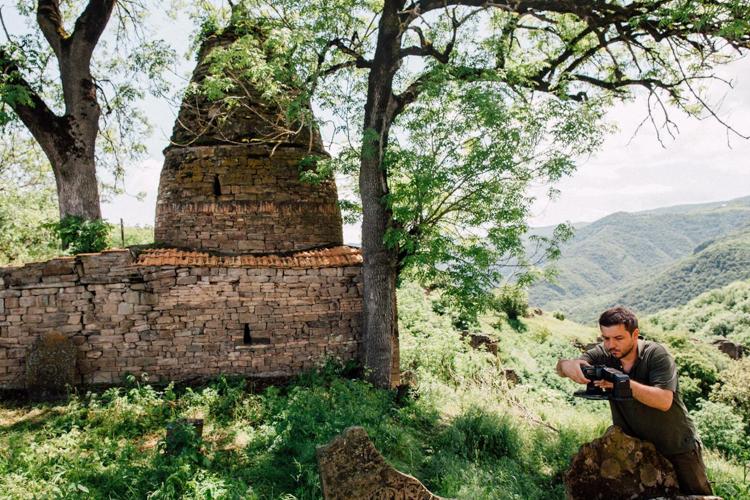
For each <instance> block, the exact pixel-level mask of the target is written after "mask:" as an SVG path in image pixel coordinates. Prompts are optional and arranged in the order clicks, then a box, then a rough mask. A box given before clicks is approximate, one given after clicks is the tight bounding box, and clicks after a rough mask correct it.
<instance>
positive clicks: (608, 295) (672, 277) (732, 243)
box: [530, 197, 750, 321]
mask: <svg viewBox="0 0 750 500" xmlns="http://www.w3.org/2000/svg"><path fill="white" fill-rule="evenodd" d="M748 227H750V197H744V198H738V199H735V200H730V201H726V202H718V203H706V204H700V205H680V206H674V207H665V208H659V209H655V210H649V211H644V212H636V213H625V212H618V213H615V214H612V215H609V216H607V217H604V218H602V219H599V220H597V221H595V222H593V223H591V224H588V225H578V226H577V227H576V235H575V236H574V238H573V239H572V240H571V241H570V242H568V243H567V244H566V245H564V246H563V249H562V257H561V259H560V260H559V261H558V262H557V263H556V267H557V268H558V269H559V275H558V277H557V279H556V283H548V282H543V283H539V284H537V285H536V286H534V287H532V289H531V291H530V301H531V303H532V304H535V305H537V306H539V307H542V308H544V309H559V310H562V311H564V312H566V313H568V314H570V315H572V316H573V317H575V318H577V319H579V320H582V321H587V320H591V319H592V317H593V316H594V314H595V311H597V310H599V309H600V308H601V307H602V306H606V305H607V304H608V303H614V302H621V303H627V304H629V305H631V306H633V307H635V308H636V309H641V308H642V310H643V312H653V311H656V310H658V309H662V308H665V307H671V306H675V305H679V304H684V303H685V302H687V301H688V300H690V299H691V298H693V297H695V296H696V295H698V294H699V293H701V292H703V291H705V290H707V289H710V288H714V287H717V286H723V285H725V284H727V283H730V282H731V281H735V280H737V279H742V278H744V277H746V276H750V272H748V271H746V270H747V269H748V268H750V266H748V263H749V260H750V241H748V240H749V239H750V237H749V236H748V232H747V231H746V230H745V228H748ZM544 230H545V229H544V228H540V232H543V231H544ZM683 259H684V260H683ZM743 273H745V274H743Z"/></svg>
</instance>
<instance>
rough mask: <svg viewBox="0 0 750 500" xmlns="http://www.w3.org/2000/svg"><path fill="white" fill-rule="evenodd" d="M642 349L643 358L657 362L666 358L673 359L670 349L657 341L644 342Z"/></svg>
mask: <svg viewBox="0 0 750 500" xmlns="http://www.w3.org/2000/svg"><path fill="white" fill-rule="evenodd" d="M641 342H642V344H641V348H642V349H643V354H642V356H643V358H645V359H647V360H651V361H656V360H660V359H664V358H672V354H671V353H670V352H669V349H667V348H666V346H664V345H663V344H661V343H659V342H656V341H655V340H642V341H641Z"/></svg>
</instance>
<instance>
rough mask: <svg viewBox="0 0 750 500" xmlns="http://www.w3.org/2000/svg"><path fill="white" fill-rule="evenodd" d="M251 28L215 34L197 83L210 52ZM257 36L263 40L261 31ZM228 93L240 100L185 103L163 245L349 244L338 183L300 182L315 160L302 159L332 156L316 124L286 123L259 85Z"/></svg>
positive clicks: (166, 176)
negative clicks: (344, 237) (230, 103)
mask: <svg viewBox="0 0 750 500" xmlns="http://www.w3.org/2000/svg"><path fill="white" fill-rule="evenodd" d="M245 30H246V31H247V28H245ZM256 31H258V30H256ZM243 34H246V33H243V32H242V31H239V28H231V27H230V28H227V29H225V30H224V31H222V32H221V33H217V34H215V35H212V36H209V37H207V38H206V40H205V41H204V43H203V46H202V47H201V50H200V54H199V63H198V65H197V66H196V68H195V71H194V72H193V76H192V78H191V84H192V85H194V86H199V85H200V84H201V83H202V82H203V81H204V80H205V78H206V76H207V73H208V69H209V66H210V61H211V56H212V54H215V53H216V52H218V51H222V50H227V48H228V47H230V46H231V44H232V42H234V41H235V40H237V38H238V37H239V36H242V35H243ZM254 36H255V37H256V38H257V39H258V40H262V38H263V35H262V34H261V33H260V32H259V31H258V32H257V33H254ZM230 94H231V95H232V102H233V105H232V106H228V105H226V104H225V103H223V102H222V101H211V100H209V99H207V98H206V97H204V96H203V95H202V94H201V93H200V92H195V93H192V94H189V95H187V96H186V97H185V99H184V100H183V102H182V106H181V107H180V113H179V115H178V117H177V121H176V122H175V126H174V130H173V132H172V139H171V141H170V145H169V147H167V149H166V150H165V152H164V154H165V160H164V168H163V169H162V173H161V179H160V181H159V197H158V201H157V205H156V227H155V239H156V241H157V242H158V243H160V244H163V245H164V246H170V247H177V248H193V249H201V250H210V251H214V252H221V253H224V254H239V253H268V252H290V251H297V250H304V249H309V248H322V247H328V246H337V245H341V244H342V242H343V232H342V221H341V211H340V210H339V206H338V195H337V193H336V183H335V181H334V180H333V178H328V179H324V180H322V181H321V182H318V183H309V182H308V183H306V182H301V181H300V172H301V171H302V170H304V169H305V168H312V166H313V165H312V164H309V163H306V162H303V160H305V159H307V158H312V157H316V158H327V157H328V153H326V151H325V149H324V148H323V143H322V141H321V138H320V134H319V132H318V130H317V129H316V128H315V127H309V126H296V125H294V124H291V125H290V124H287V123H285V121H284V113H283V112H282V111H281V110H280V109H279V108H278V106H277V105H275V104H273V103H269V102H266V101H264V100H263V99H262V97H261V93H260V92H259V91H258V89H256V88H255V87H254V86H253V85H251V84H244V85H242V86H241V89H239V90H234V91H230ZM303 163H304V164H305V165H306V166H305V167H304V168H303V167H301V165H302V164H303Z"/></svg>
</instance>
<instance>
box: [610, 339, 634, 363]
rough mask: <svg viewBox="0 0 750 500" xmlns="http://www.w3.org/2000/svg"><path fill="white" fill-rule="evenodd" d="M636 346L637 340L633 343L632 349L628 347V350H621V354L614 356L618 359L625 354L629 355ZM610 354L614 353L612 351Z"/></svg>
mask: <svg viewBox="0 0 750 500" xmlns="http://www.w3.org/2000/svg"><path fill="white" fill-rule="evenodd" d="M634 347H635V342H633V345H631V346H630V349H628V350H627V351H621V352H620V354H619V355H617V354H614V355H613V356H614V357H616V358H617V359H622V358H624V357H625V356H627V355H628V354H630V351H632V350H633V348H634ZM610 354H612V353H610Z"/></svg>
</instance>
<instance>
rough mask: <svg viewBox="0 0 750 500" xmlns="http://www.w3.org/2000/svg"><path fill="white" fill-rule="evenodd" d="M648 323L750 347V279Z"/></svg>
mask: <svg viewBox="0 0 750 500" xmlns="http://www.w3.org/2000/svg"><path fill="white" fill-rule="evenodd" d="M646 324H647V325H649V326H651V325H653V326H655V327H657V328H660V329H661V330H663V331H665V332H673V331H684V332H689V333H691V334H696V335H698V336H701V337H703V338H706V339H709V340H710V339H711V338H713V337H717V336H721V337H727V338H729V339H730V340H734V341H735V342H739V343H741V344H744V345H746V346H747V345H750V280H744V281H736V282H734V283H731V284H729V285H727V286H724V287H721V288H716V289H713V290H710V291H708V292H704V293H702V294H701V295H699V296H698V297H696V298H694V299H692V300H691V301H690V302H688V303H687V304H685V305H683V306H679V307H674V308H670V309H666V310H663V311H659V312H658V313H656V314H654V315H652V316H650V317H649V318H647V321H646Z"/></svg>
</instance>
